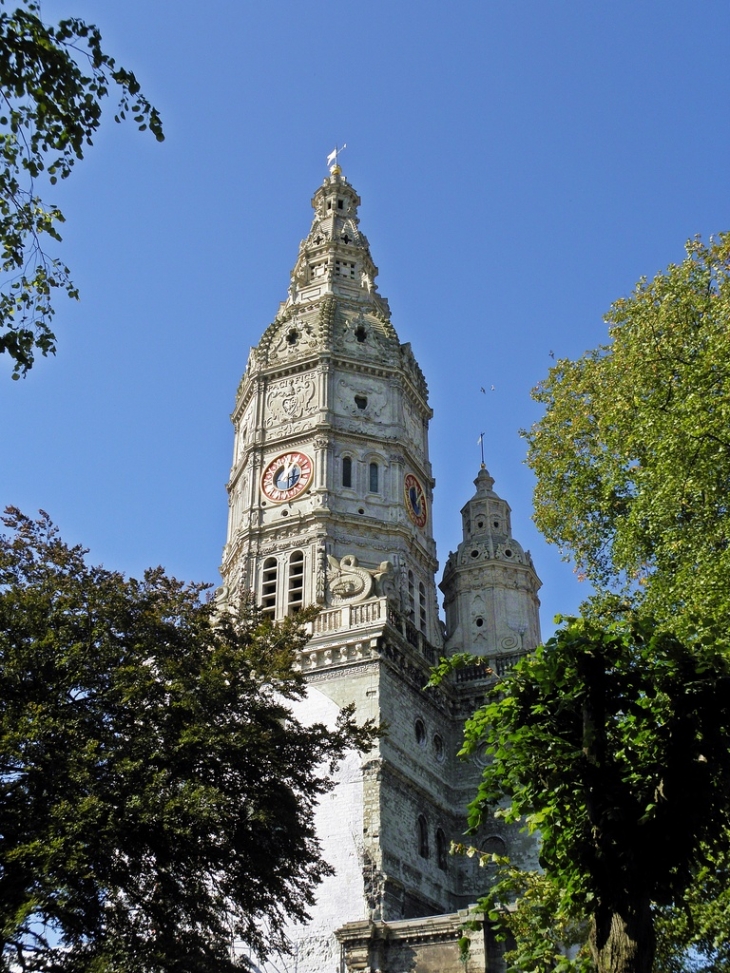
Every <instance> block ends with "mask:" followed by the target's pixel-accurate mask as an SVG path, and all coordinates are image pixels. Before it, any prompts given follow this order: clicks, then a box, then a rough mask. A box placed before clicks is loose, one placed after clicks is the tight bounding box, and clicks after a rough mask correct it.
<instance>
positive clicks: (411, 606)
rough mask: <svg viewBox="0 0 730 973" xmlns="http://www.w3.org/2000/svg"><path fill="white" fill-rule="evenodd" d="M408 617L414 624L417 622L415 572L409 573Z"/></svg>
mask: <svg viewBox="0 0 730 973" xmlns="http://www.w3.org/2000/svg"><path fill="white" fill-rule="evenodd" d="M408 617H409V618H410V619H411V621H412V622H415V620H416V582H415V580H414V578H413V571H409V572H408Z"/></svg>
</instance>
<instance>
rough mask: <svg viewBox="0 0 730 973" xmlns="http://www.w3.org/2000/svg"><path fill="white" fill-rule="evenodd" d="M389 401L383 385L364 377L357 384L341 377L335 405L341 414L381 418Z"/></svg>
mask: <svg viewBox="0 0 730 973" xmlns="http://www.w3.org/2000/svg"><path fill="white" fill-rule="evenodd" d="M387 403H388V399H387V396H386V395H385V392H384V391H383V389H382V387H381V386H380V385H378V384H376V383H375V382H368V381H367V380H366V379H362V380H360V381H358V382H357V384H351V383H350V382H346V381H345V379H344V378H341V379H340V381H339V382H338V383H337V390H336V393H335V406H336V409H337V411H338V412H339V413H340V414H343V415H347V416H359V417H361V418H363V417H367V418H368V419H372V418H375V419H379V418H380V416H381V414H382V412H383V410H384V409H385V407H386V405H387Z"/></svg>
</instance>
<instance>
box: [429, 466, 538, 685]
mask: <svg viewBox="0 0 730 973" xmlns="http://www.w3.org/2000/svg"><path fill="white" fill-rule="evenodd" d="M474 485H475V486H476V488H477V490H476V493H475V494H474V496H473V497H472V498H471V500H469V501H468V503H466V504H465V506H464V507H463V508H462V510H461V519H462V531H463V539H462V541H461V544H459V547H458V548H457V550H456V551H455V552H454V553H452V554H449V557H448V560H447V562H446V567H445V569H444V576H443V580H442V582H441V584H440V588H441V591H442V592H443V593H444V609H445V612H446V652H447V653H448V654H449V655H451V654H453V653H455V652H471V653H473V654H474V655H481V656H485V657H486V658H488V659H489V660H490V664H491V665H492V668H494V669H495V670H496V671H497V672H500V671H502V669H503V667H504V666H505V665H506V664H509V663H510V662H513V661H514V660H515V658H517V657H519V656H520V655H523V654H524V653H525V652H528V651H530V650H531V649H534V648H535V646H536V645H538V643H539V642H540V617H539V608H540V601H539V599H538V597H537V592H538V590H539V588H540V586H541V582H540V579H539V578H538V576H537V574H536V573H535V568H534V566H533V563H532V558H531V557H530V552H529V551H525V550H523V548H522V546H521V545H520V543H519V542H518V541H516V540H515V538H514V537H512V524H511V519H510V515H511V510H510V506H509V504H508V503H507V501H506V500H502V498H501V497H499V496H498V495H497V494H496V493H495V492H494V489H493V487H494V479H493V478H492V477H491V476H490V475H489V471H488V470H487V469H486V467H485V466H484V465H482V467H481V469H480V470H479V473H478V475H477V478H476V480H475V481H474Z"/></svg>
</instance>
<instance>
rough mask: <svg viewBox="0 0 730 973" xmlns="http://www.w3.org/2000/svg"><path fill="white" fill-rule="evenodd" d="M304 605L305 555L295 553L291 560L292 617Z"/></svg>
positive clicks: (290, 610) (290, 599)
mask: <svg viewBox="0 0 730 973" xmlns="http://www.w3.org/2000/svg"><path fill="white" fill-rule="evenodd" d="M303 604H304V554H302V552H301V551H294V553H293V554H292V556H291V557H290V558H289V605H288V610H289V614H290V615H296V613H297V612H299V611H301V610H302V605H303Z"/></svg>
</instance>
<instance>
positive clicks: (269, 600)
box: [261, 557, 278, 618]
mask: <svg viewBox="0 0 730 973" xmlns="http://www.w3.org/2000/svg"><path fill="white" fill-rule="evenodd" d="M277 568H278V566H277V563H276V558H275V557H269V558H267V559H266V560H265V561H264V572H263V576H262V579H261V607H262V608H263V610H264V614H266V615H271V617H272V618H273V617H274V616H275V615H276V575H277Z"/></svg>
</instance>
